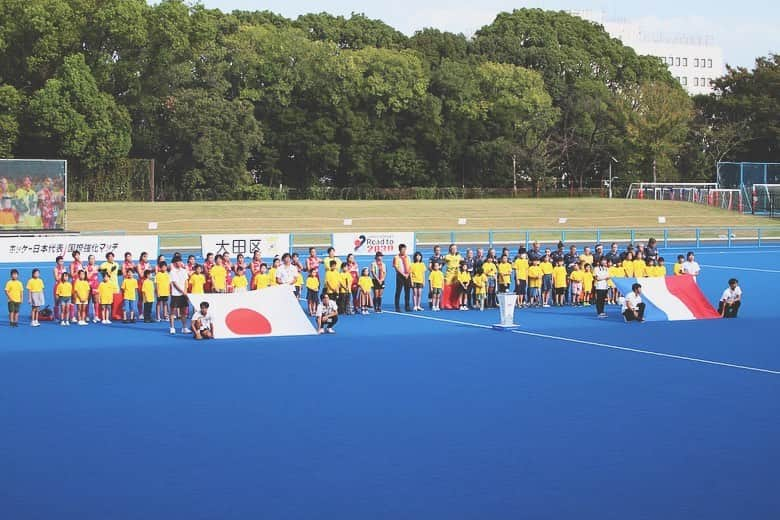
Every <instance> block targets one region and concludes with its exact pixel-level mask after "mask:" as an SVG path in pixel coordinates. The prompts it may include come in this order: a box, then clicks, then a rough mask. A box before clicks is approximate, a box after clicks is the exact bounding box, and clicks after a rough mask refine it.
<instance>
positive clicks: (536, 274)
mask: <svg viewBox="0 0 780 520" xmlns="http://www.w3.org/2000/svg"><path fill="white" fill-rule="evenodd" d="M543 276H544V273H543V272H542V268H541V267H539V259H538V258H534V259H533V260H532V262H531V266H530V267H529V268H528V305H535V306H537V307H538V306H541V304H542V303H541V289H542V277H543Z"/></svg>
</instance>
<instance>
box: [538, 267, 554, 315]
mask: <svg viewBox="0 0 780 520" xmlns="http://www.w3.org/2000/svg"><path fill="white" fill-rule="evenodd" d="M539 267H540V268H541V269H542V307H549V306H550V291H552V289H553V279H552V274H553V264H552V262H551V261H550V255H549V254H546V255H544V258H542V262H541V263H540V264H539Z"/></svg>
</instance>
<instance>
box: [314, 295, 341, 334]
mask: <svg viewBox="0 0 780 520" xmlns="http://www.w3.org/2000/svg"><path fill="white" fill-rule="evenodd" d="M320 300H321V303H320V304H319V305H317V312H315V313H314V314H315V316H316V317H317V329H318V332H319V333H320V334H322V333H323V332H328V333H330V334H334V333H335V332H336V330H335V329H334V328H333V327H334V325H336V322H338V321H339V311H338V307H336V302H334V301H333V300H331V299H330V297H329V296H328V293H325V292H324V293H322V296H320Z"/></svg>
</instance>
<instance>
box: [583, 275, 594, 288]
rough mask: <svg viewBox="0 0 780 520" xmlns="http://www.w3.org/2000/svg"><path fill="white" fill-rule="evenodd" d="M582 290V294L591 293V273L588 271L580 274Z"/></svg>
mask: <svg viewBox="0 0 780 520" xmlns="http://www.w3.org/2000/svg"><path fill="white" fill-rule="evenodd" d="M582 290H583V291H584V292H591V291H593V273H592V272H589V271H583V273H582Z"/></svg>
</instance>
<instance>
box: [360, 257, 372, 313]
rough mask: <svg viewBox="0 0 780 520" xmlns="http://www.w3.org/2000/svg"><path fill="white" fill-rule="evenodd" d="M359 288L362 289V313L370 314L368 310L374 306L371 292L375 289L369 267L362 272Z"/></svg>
mask: <svg viewBox="0 0 780 520" xmlns="http://www.w3.org/2000/svg"><path fill="white" fill-rule="evenodd" d="M358 287H359V288H360V313H361V314H368V309H369V308H370V307H371V306H373V302H372V301H371V291H372V290H373V288H374V280H372V279H371V275H370V273H369V269H368V267H364V268H363V270H362V271H361V272H360V278H358Z"/></svg>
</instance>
